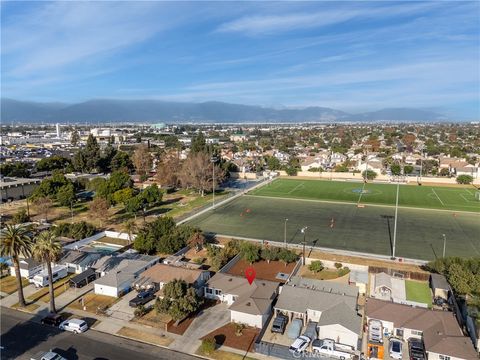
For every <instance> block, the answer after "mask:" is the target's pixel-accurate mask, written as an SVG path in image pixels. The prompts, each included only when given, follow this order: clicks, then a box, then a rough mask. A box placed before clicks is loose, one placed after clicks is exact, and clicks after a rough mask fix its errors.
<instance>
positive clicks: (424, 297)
mask: <svg viewBox="0 0 480 360" xmlns="http://www.w3.org/2000/svg"><path fill="white" fill-rule="evenodd" d="M405 292H406V296H407V300H410V301H417V302H419V303H424V304H428V305H431V304H432V292H431V291H430V287H429V286H428V283H427V282H420V281H413V280H405Z"/></svg>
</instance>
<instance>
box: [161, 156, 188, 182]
mask: <svg viewBox="0 0 480 360" xmlns="http://www.w3.org/2000/svg"><path fill="white" fill-rule="evenodd" d="M181 170H182V165H181V163H180V161H179V160H178V158H175V157H171V156H170V157H167V158H164V159H163V160H162V161H161V162H160V163H159V164H158V166H157V181H158V182H159V183H160V185H162V186H173V187H177V186H178V183H179V181H180V179H179V176H180V171H181Z"/></svg>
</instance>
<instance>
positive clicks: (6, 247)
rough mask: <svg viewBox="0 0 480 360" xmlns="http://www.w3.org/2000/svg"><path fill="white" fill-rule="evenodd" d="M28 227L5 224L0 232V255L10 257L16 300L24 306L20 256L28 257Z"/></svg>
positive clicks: (29, 250)
mask: <svg viewBox="0 0 480 360" xmlns="http://www.w3.org/2000/svg"><path fill="white" fill-rule="evenodd" d="M29 232H30V227H29V226H25V225H6V226H5V229H3V230H2V232H1V235H0V237H1V242H0V255H1V256H6V257H11V258H12V261H13V266H14V268H15V276H16V278H17V291H18V302H19V304H20V306H22V307H25V306H26V305H27V304H26V303H25V297H24V296H23V286H22V278H21V276H20V262H19V258H20V256H23V257H26V258H27V257H30V255H31V247H32V239H31V238H30V235H29Z"/></svg>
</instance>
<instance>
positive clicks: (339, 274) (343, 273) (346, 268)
mask: <svg viewBox="0 0 480 360" xmlns="http://www.w3.org/2000/svg"><path fill="white" fill-rule="evenodd" d="M349 272H350V269H349V268H348V267H344V268H343V269H340V270H338V276H339V277H341V276H344V275H347V274H348V273H349Z"/></svg>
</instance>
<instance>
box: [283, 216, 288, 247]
mask: <svg viewBox="0 0 480 360" xmlns="http://www.w3.org/2000/svg"><path fill="white" fill-rule="evenodd" d="M287 221H288V219H285V224H284V228H283V242H284V244H285V247H287Z"/></svg>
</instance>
